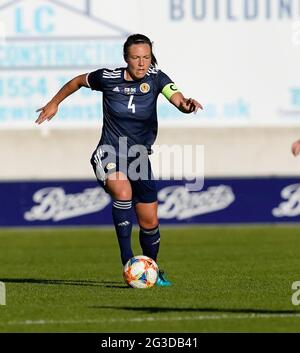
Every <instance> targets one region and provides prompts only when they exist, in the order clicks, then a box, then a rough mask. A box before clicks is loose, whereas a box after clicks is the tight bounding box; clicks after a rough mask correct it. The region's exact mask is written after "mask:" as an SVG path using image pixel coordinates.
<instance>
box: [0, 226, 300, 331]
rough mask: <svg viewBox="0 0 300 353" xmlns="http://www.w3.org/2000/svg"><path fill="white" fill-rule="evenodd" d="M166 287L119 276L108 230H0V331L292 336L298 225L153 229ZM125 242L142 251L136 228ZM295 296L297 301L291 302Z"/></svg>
mask: <svg viewBox="0 0 300 353" xmlns="http://www.w3.org/2000/svg"><path fill="white" fill-rule="evenodd" d="M161 235H162V240H161V248H160V256H159V261H158V263H159V265H160V267H161V268H163V269H164V270H165V271H166V273H167V275H168V278H169V279H170V280H171V281H172V282H173V286H172V287H169V288H158V287H154V288H150V289H132V288H128V287H127V286H126V285H125V284H124V282H123V279H122V267H121V264H120V260H119V250H118V246H117V240H116V237H115V234H114V231H113V230H105V229H63V230H62V229H54V230H50V229H47V230H46V229H44V230H42V229H35V230H1V231H0V253H1V260H0V263H1V266H0V281H2V282H4V283H5V285H6V305H3V306H0V332H299V331H300V306H295V305H293V304H292V301H291V297H292V294H293V290H292V283H293V282H294V281H300V257H299V253H300V228H296V227H294V228H292V227H286V228H284V227H271V226H270V227H248V228H247V227H238V228H237V227H232V228H229V227H224V228H201V227H199V228H198V227H194V228H174V229H171V228H163V227H162V229H161ZM132 242H133V248H134V251H135V254H136V255H139V254H141V251H140V247H139V244H138V234H137V230H134V232H133V240H132ZM299 299H300V298H299Z"/></svg>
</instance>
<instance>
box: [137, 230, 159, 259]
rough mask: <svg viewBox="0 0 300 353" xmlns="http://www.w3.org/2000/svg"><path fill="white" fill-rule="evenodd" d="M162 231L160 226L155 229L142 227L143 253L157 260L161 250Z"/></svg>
mask: <svg viewBox="0 0 300 353" xmlns="http://www.w3.org/2000/svg"><path fill="white" fill-rule="evenodd" d="M159 243H160V233H159V228H158V226H157V227H155V228H153V229H143V228H140V244H141V248H142V250H143V255H145V256H148V257H151V259H153V260H154V261H155V262H156V261H157V254H158V251H159Z"/></svg>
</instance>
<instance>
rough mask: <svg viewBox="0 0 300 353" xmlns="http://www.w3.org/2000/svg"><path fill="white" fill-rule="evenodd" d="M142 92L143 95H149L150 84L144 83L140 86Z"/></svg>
mask: <svg viewBox="0 0 300 353" xmlns="http://www.w3.org/2000/svg"><path fill="white" fill-rule="evenodd" d="M140 90H141V92H142V93H148V92H149V91H150V86H149V85H148V83H142V84H141V85H140Z"/></svg>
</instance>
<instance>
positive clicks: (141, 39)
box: [123, 34, 157, 67]
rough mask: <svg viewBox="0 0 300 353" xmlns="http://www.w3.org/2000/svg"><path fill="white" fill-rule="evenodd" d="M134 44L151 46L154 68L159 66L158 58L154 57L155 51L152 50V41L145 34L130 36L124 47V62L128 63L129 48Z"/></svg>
mask: <svg viewBox="0 0 300 353" xmlns="http://www.w3.org/2000/svg"><path fill="white" fill-rule="evenodd" d="M133 44H149V46H150V48H151V64H152V65H153V66H154V67H155V66H156V65H157V60H156V57H155V56H154V54H153V50H152V42H151V41H150V39H149V38H148V37H146V36H144V35H143V34H132V35H131V36H129V37H128V38H127V40H126V42H125V43H124V46H123V56H124V60H125V61H126V62H127V58H128V55H129V48H130V46H131V45H133Z"/></svg>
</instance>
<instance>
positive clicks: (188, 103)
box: [182, 98, 203, 114]
mask: <svg viewBox="0 0 300 353" xmlns="http://www.w3.org/2000/svg"><path fill="white" fill-rule="evenodd" d="M182 108H183V109H184V110H185V111H186V112H187V113H192V112H194V113H195V114H196V113H197V111H198V109H202V110H203V106H202V105H201V104H200V103H199V102H197V101H196V99H193V98H189V99H184V101H183V102H182Z"/></svg>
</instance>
